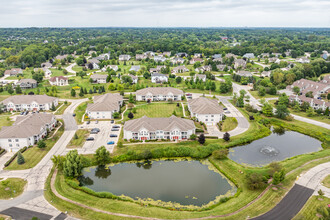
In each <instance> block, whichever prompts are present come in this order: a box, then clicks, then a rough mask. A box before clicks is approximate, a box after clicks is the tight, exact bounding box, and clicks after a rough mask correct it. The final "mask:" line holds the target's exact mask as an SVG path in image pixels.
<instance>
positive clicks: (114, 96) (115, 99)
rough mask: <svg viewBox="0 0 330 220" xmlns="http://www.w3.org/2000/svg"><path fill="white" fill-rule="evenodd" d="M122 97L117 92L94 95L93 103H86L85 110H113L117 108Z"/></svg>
mask: <svg viewBox="0 0 330 220" xmlns="http://www.w3.org/2000/svg"><path fill="white" fill-rule="evenodd" d="M120 101H123V97H122V96H121V95H120V94H118V93H107V94H104V95H100V96H95V97H94V103H90V104H88V105H87V109H86V110H87V111H113V110H117V109H118V108H119V102H120Z"/></svg>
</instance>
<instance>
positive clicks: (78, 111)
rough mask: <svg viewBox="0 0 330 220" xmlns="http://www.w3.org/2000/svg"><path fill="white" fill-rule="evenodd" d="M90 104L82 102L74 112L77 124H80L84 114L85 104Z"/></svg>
mask: <svg viewBox="0 0 330 220" xmlns="http://www.w3.org/2000/svg"><path fill="white" fill-rule="evenodd" d="M88 103H90V101H87V102H83V103H81V104H80V105H78V107H77V108H76V109H75V110H74V113H76V117H75V118H76V122H77V124H82V123H83V122H82V117H83V115H84V114H85V112H86V108H87V104H88Z"/></svg>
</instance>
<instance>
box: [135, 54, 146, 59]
mask: <svg viewBox="0 0 330 220" xmlns="http://www.w3.org/2000/svg"><path fill="white" fill-rule="evenodd" d="M147 57H148V56H147V55H145V54H136V55H135V59H136V60H144V59H147Z"/></svg>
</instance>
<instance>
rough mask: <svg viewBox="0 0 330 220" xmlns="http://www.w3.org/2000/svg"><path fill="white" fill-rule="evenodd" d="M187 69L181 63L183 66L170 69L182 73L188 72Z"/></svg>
mask: <svg viewBox="0 0 330 220" xmlns="http://www.w3.org/2000/svg"><path fill="white" fill-rule="evenodd" d="M188 71H189V69H188V68H187V67H186V66H185V65H183V66H176V67H174V68H173V69H172V73H184V72H188Z"/></svg>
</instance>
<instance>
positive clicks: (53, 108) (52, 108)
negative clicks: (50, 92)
mask: <svg viewBox="0 0 330 220" xmlns="http://www.w3.org/2000/svg"><path fill="white" fill-rule="evenodd" d="M51 110H52V111H55V110H56V107H55V104H54V102H53V103H52V107H51Z"/></svg>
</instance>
